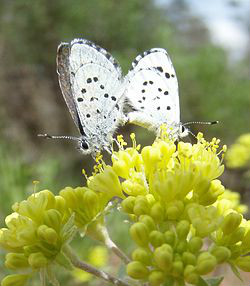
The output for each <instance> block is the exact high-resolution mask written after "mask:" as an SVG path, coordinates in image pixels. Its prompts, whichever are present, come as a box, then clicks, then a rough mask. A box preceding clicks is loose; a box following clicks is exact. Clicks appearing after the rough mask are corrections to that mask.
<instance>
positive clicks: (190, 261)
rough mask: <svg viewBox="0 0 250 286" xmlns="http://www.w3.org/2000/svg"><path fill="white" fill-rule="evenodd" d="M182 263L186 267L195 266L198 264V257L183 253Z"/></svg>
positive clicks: (186, 252)
mask: <svg viewBox="0 0 250 286" xmlns="http://www.w3.org/2000/svg"><path fill="white" fill-rule="evenodd" d="M182 261H183V262H184V264H185V265H195V264H196V256H195V255H194V254H193V253H191V252H188V251H185V252H183V254H182Z"/></svg>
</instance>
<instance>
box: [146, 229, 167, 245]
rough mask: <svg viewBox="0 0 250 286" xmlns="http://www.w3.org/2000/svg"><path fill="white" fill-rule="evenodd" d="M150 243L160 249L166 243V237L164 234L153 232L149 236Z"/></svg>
mask: <svg viewBox="0 0 250 286" xmlns="http://www.w3.org/2000/svg"><path fill="white" fill-rule="evenodd" d="M149 241H150V243H151V245H153V247H158V246H161V245H162V244H163V243H165V236H164V234H163V233H162V232H160V231H158V230H153V231H151V232H150V234H149Z"/></svg>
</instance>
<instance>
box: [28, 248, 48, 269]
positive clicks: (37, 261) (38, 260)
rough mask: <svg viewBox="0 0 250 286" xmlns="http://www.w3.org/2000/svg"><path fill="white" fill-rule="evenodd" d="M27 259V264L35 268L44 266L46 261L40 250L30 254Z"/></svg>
mask: <svg viewBox="0 0 250 286" xmlns="http://www.w3.org/2000/svg"><path fill="white" fill-rule="evenodd" d="M28 261H29V265H30V266H31V267H32V268H36V269H37V268H41V267H44V266H46V264H47V263H48V260H47V259H46V257H45V256H44V255H43V254H42V252H36V253H32V254H30V256H29V258H28Z"/></svg>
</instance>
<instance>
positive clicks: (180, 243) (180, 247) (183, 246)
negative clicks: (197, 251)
mask: <svg viewBox="0 0 250 286" xmlns="http://www.w3.org/2000/svg"><path fill="white" fill-rule="evenodd" d="M186 250H187V241H186V240H177V244H176V247H175V251H176V252H177V253H183V252H184V251H186Z"/></svg>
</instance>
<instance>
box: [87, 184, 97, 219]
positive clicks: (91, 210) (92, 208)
mask: <svg viewBox="0 0 250 286" xmlns="http://www.w3.org/2000/svg"><path fill="white" fill-rule="evenodd" d="M83 201H84V208H86V213H87V214H88V215H89V217H94V216H96V214H97V213H98V211H99V209H98V207H99V201H100V199H99V197H98V195H97V194H96V193H95V192H94V191H92V190H86V191H85V192H84V193H83Z"/></svg>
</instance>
